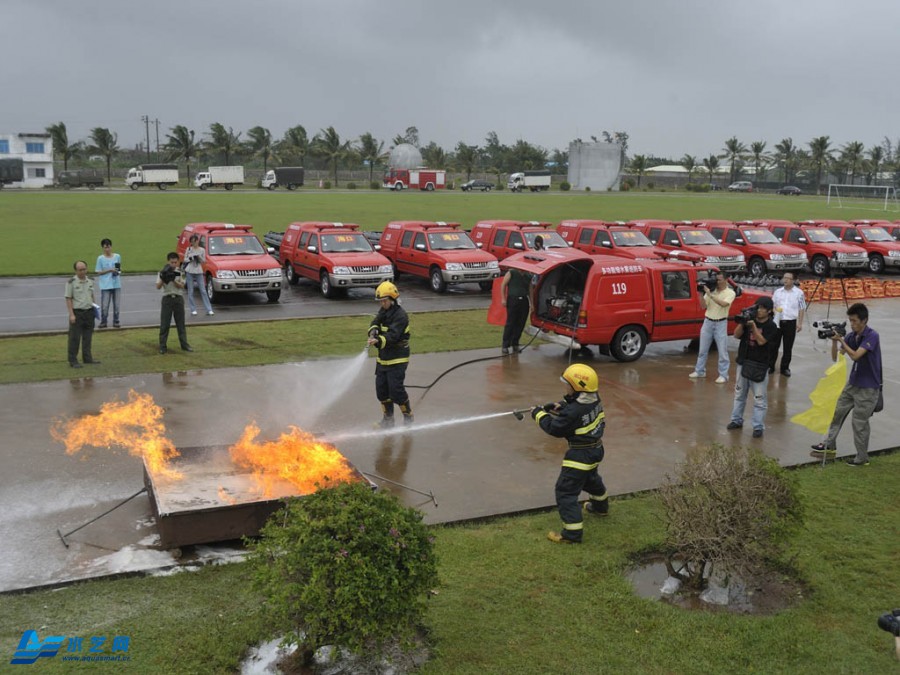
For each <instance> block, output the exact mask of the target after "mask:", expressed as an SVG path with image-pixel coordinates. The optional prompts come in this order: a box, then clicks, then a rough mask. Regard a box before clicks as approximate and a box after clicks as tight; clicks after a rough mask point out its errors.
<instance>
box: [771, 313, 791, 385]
mask: <svg viewBox="0 0 900 675" xmlns="http://www.w3.org/2000/svg"><path fill="white" fill-rule="evenodd" d="M780 328H781V334H780V335H779V336H778V340H776V341H775V343H774V344H773V345H772V354H771V357H770V358H769V369H770V370H771V369H774V368H775V362H776V361H777V360H778V347H779V346H780V345H782V344H783V346H784V351H783V352H782V353H781V372H782V373H783V372H784V371H786V370H787V369H788V368H790V367H791V355H792V353H793V351H794V340H795V339H796V338H797V320H796V319H782V320H781V324H780Z"/></svg>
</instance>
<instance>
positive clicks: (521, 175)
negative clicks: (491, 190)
mask: <svg viewBox="0 0 900 675" xmlns="http://www.w3.org/2000/svg"><path fill="white" fill-rule="evenodd" d="M506 187H507V188H509V189H510V190H511V191H512V192H521V191H522V190H526V189H527V190H531V191H532V192H538V191H544V190H549V189H550V172H549V171H546V170H544V171H520V172H518V173H511V174H509V181H508V182H507V184H506Z"/></svg>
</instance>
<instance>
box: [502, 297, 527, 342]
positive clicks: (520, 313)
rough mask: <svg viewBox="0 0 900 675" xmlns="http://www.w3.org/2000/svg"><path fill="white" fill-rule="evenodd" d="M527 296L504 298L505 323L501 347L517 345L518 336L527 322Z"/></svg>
mask: <svg viewBox="0 0 900 675" xmlns="http://www.w3.org/2000/svg"><path fill="white" fill-rule="evenodd" d="M529 307H530V305H529V304H528V298H527V297H525V296H520V297H516V296H513V295H511V296H509V297H508V298H507V300H506V325H505V326H504V327H503V347H504V348H505V349H509V348H510V347H518V346H519V336H520V335H522V331H523V330H525V324H526V323H527V322H528V310H529Z"/></svg>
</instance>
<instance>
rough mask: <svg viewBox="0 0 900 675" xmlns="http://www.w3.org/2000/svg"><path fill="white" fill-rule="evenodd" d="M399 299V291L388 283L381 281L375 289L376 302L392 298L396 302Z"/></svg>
mask: <svg viewBox="0 0 900 675" xmlns="http://www.w3.org/2000/svg"><path fill="white" fill-rule="evenodd" d="M399 297H400V291H398V290H397V287H396V286H395V285H394V284H393V283H392V282H390V281H382V282H381V283H380V284H378V288H376V289H375V299H376V300H384V299H385V298H393V299H394V300H396V299H397V298H399Z"/></svg>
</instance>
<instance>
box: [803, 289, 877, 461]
mask: <svg viewBox="0 0 900 675" xmlns="http://www.w3.org/2000/svg"><path fill="white" fill-rule="evenodd" d="M847 320H848V322H849V323H850V330H852V331H853V332H852V333H850V334H849V335H847V336H846V337H845V336H843V335H840V334H839V333H838V331H833V332H832V335H831V341H832V342H831V358H832V359H836V358H837V355H838V351H840V352H842V353H844V354H847V356H849V357H850V359H851V360H852V361H853V366H852V368H851V369H850V377H849V378H847V384H846V385H845V386H844V390H843V391H842V392H841V395H840V396H839V397H838V400H837V405H836V406H835V408H834V416H833V417H832V418H831V426H830V427H828V435H827V436H826V437H825V441H824V443H821V444H820V446H815V448H814V449H816V450H820V451H822V452H828V453H829V454H830V453H832V452H834V451H835V448H836V447H837V446H836V442H837V436H838V434H839V433H840V431H841V427H842V426H843V424H844V420H845V419H847V415H849V414H850V412H851V411H852V412H853V443H854V444H855V445H856V457H855V458H853V459H851V460H850V461H849V462H847V464H848V465H850V466H866V465H867V464H868V463H869V418H870V417H871V416H872V413H873V412H875V407H876V404H877V403H878V400H879V398H881V393H882V392H881V387H882V384H883V380H882V369H881V343H880V340H879V337H878V333H876V332H875V331H874V330H872V329H871V328H869V325H868V324H869V309H868V307H866V306H865V305H864V304H863V303H861V302H857V303H856V304H853V305H850V308H849V309H848V310H847Z"/></svg>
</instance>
